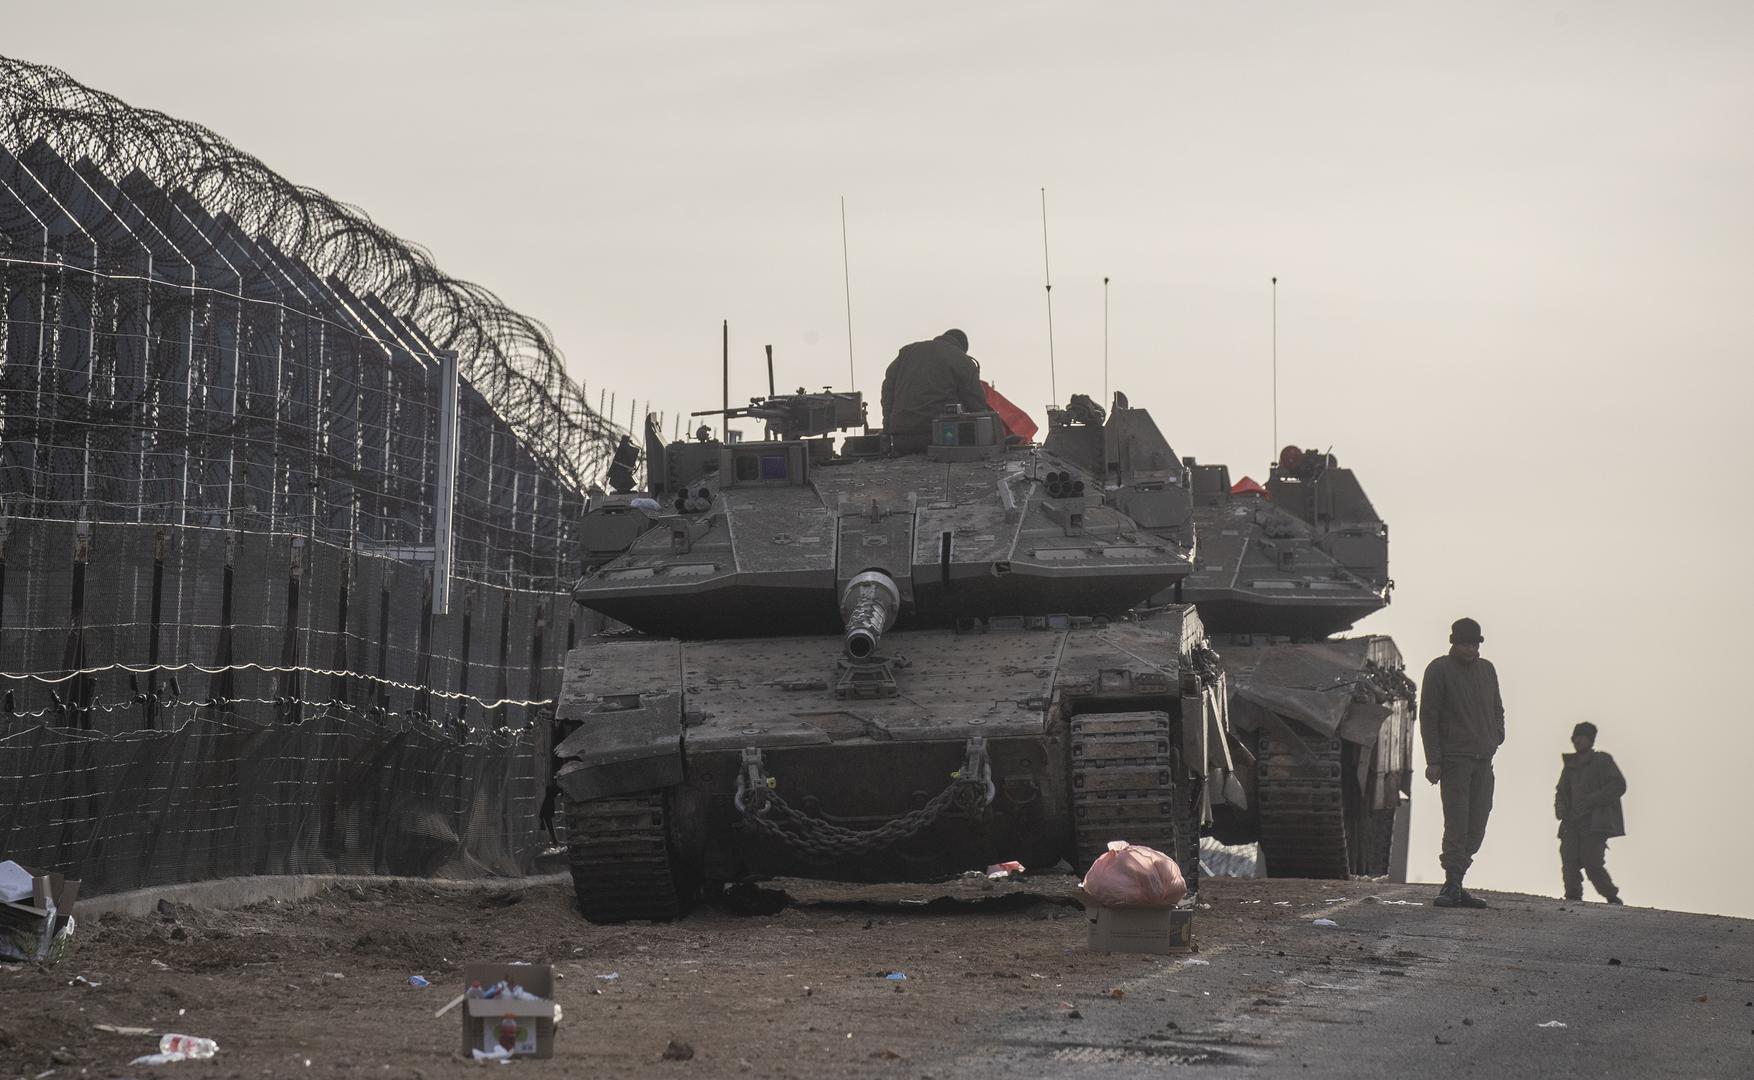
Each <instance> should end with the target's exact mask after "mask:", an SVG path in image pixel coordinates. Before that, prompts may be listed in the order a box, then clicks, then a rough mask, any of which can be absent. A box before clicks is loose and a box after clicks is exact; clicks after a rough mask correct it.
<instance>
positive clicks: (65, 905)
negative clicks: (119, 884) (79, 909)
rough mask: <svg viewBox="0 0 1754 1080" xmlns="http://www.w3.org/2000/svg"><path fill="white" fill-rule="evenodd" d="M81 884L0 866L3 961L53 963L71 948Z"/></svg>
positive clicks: (0, 951) (13, 865) (0, 956)
mask: <svg viewBox="0 0 1754 1080" xmlns="http://www.w3.org/2000/svg"><path fill="white" fill-rule="evenodd" d="M78 896H79V881H78V879H76V878H67V877H63V876H61V875H60V874H32V873H31V872H30V871H29V870H27V869H25V868H24V867H22V866H20V865H19V864H17V863H15V862H10V861H8V862H3V863H0V897H4V898H5V899H4V900H0V960H25V961H36V962H37V963H43V964H53V963H55V962H56V961H59V960H61V959H62V958H64V957H65V956H66V955H67V953H68V951H69V950H70V949H71V948H72V938H73V926H74V924H73V902H74V900H75V899H76V898H77V897H78Z"/></svg>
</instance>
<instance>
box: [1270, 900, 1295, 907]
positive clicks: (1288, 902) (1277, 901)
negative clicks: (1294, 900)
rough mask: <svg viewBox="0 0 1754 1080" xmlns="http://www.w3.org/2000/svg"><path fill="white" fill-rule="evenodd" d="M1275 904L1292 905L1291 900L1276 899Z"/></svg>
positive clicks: (1277, 905)
mask: <svg viewBox="0 0 1754 1080" xmlns="http://www.w3.org/2000/svg"><path fill="white" fill-rule="evenodd" d="M1273 906H1274V907H1290V906H1291V901H1289V900H1275V901H1273Z"/></svg>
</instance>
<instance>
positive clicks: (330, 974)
mask: <svg viewBox="0 0 1754 1080" xmlns="http://www.w3.org/2000/svg"><path fill="white" fill-rule="evenodd" d="M323 974H324V975H325V976H327V977H329V978H331V979H345V978H347V976H345V975H343V974H342V973H341V972H339V971H325V972H323Z"/></svg>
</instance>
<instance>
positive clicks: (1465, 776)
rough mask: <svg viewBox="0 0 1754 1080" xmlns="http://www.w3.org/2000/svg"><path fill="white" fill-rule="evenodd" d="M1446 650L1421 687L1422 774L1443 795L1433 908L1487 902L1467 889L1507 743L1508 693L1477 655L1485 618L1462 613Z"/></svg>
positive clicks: (1488, 664) (1428, 669)
mask: <svg viewBox="0 0 1754 1080" xmlns="http://www.w3.org/2000/svg"><path fill="white" fill-rule="evenodd" d="M1449 640H1450V647H1449V654H1448V655H1446V656H1440V657H1438V658H1437V659H1435V660H1433V661H1432V662H1431V663H1429V664H1427V665H1426V666H1425V682H1424V685H1423V686H1421V687H1420V691H1419V733H1420V735H1421V736H1422V737H1423V738H1424V741H1425V779H1427V780H1429V781H1431V782H1432V783H1434V784H1441V785H1442V787H1441V788H1440V789H1439V790H1440V791H1441V792H1442V795H1443V853H1442V854H1441V855H1440V856H1439V861H1440V862H1441V863H1442V864H1443V872H1444V880H1443V889H1442V890H1441V891H1439V892H1438V894H1437V899H1436V900H1434V901H1432V904H1433V906H1434V907H1444V908H1454V907H1469V908H1483V907H1485V906H1486V901H1484V900H1481V899H1480V898H1478V897H1476V896H1474V895H1472V894H1470V893H1469V892H1468V890H1466V889H1464V888H1462V878H1463V876H1465V875H1466V874H1467V872H1468V867H1470V866H1472V865H1473V863H1474V853H1475V852H1477V851H1479V850H1480V844H1481V843H1482V842H1483V841H1484V840H1485V839H1486V818H1487V817H1488V816H1489V815H1490V814H1491V813H1492V755H1493V754H1495V753H1497V752H1498V747H1499V746H1500V745H1501V744H1502V743H1503V742H1504V699H1503V698H1502V697H1500V696H1499V693H1498V671H1497V670H1496V669H1495V668H1493V666H1492V662H1491V661H1489V660H1482V659H1481V658H1480V644H1481V642H1483V641H1485V640H1486V639H1485V638H1484V637H1482V636H1481V634H1480V624H1479V623H1477V622H1475V621H1474V620H1473V619H1457V620H1456V621H1455V623H1454V624H1452V625H1451V626H1450V635H1449Z"/></svg>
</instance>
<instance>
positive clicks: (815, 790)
mask: <svg viewBox="0 0 1754 1080" xmlns="http://www.w3.org/2000/svg"><path fill="white" fill-rule="evenodd" d="M861 405H862V403H861V402H860V400H859V397H858V395H856V394H813V395H786V396H782V397H777V398H767V399H762V400H759V401H757V402H756V403H755V404H754V405H753V406H752V407H751V409H750V410H747V411H746V412H745V413H744V415H749V416H754V417H756V418H759V419H762V420H765V421H766V423H767V427H768V430H767V438H765V439H762V440H760V441H754V442H744V443H732V444H725V445H721V444H720V443H718V442H716V441H712V440H707V439H698V438H697V439H696V440H694V441H689V442H678V443H672V444H670V445H668V446H663V445H659V443H658V440H657V439H656V437H655V435H653V434H652V432H651V431H650V429H649V425H648V439H647V459H648V470H649V476H648V482H647V490H646V491H645V492H643V493H640V494H638V495H634V496H627V497H621V496H612V497H610V498H609V499H607V500H605V501H603V502H601V503H600V504H598V505H596V506H594V507H593V508H592V510H591V511H590V512H589V513H588V514H587V517H586V519H585V521H584V522H583V523H582V536H581V539H582V541H583V543H582V545H581V546H582V547H583V548H584V549H585V550H587V551H590V552H593V553H595V554H594V556H593V560H592V564H591V565H590V568H589V570H588V572H587V573H586V575H585V577H584V578H582V579H581V580H580V582H579V583H578V586H577V588H576V590H575V596H576V598H577V599H578V601H579V602H580V603H582V604H585V605H587V606H589V607H591V608H594V609H596V610H598V611H601V612H603V613H604V614H606V615H608V616H610V617H611V618H613V619H615V620H618V621H619V622H621V623H624V624H626V626H627V627H628V628H630V632H624V633H621V634H618V635H608V636H604V637H601V638H597V639H593V640H591V641H588V642H586V643H584V644H583V645H581V646H580V647H579V648H576V649H574V650H573V651H572V653H571V654H570V655H569V657H568V661H567V669H566V676H565V682H564V685H563V687H562V691H561V698H560V705H559V718H560V719H561V721H562V722H563V723H565V724H568V725H573V726H574V729H573V731H572V733H571V734H570V735H569V736H568V737H567V738H566V739H565V740H564V741H563V742H562V743H561V745H560V746H559V747H557V749H556V753H557V754H558V755H559V757H560V758H561V759H562V761H563V765H562V766H561V768H560V770H559V772H558V774H557V783H558V784H559V786H560V787H561V789H562V791H563V792H564V793H565V795H566V798H567V821H568V830H569V848H570V854H571V859H572V868H573V876H574V881H575V884H576V886H577V890H578V896H579V902H580V906H581V908H582V909H583V911H584V913H585V915H586V916H587V917H588V918H590V919H592V920H595V921H610V922H612V921H619V920H626V919H653V918H672V917H675V916H678V915H680V914H682V913H683V912H684V911H686V910H687V908H688V906H689V904H690V903H691V901H692V900H693V899H694V898H695V897H696V895H697V894H698V892H699V890H700V889H701V888H702V887H703V886H708V887H711V886H714V885H716V884H718V883H725V882H735V881H742V880H749V879H753V878H760V877H765V876H778V875H787V876H803V877H819V878H834V879H841V880H863V881H878V880H932V879H942V878H945V877H949V876H953V875H955V874H958V873H960V872H962V871H964V870H967V869H970V868H975V867H982V866H985V865H987V864H989V863H992V862H997V861H1001V860H1008V859H1017V860H1020V861H1022V862H1023V863H1025V864H1026V865H1038V866H1045V865H1052V864H1054V863H1055V862H1057V861H1058V860H1060V859H1066V860H1068V861H1070V862H1072V863H1074V864H1075V865H1083V864H1086V863H1088V862H1089V861H1090V860H1091V859H1092V858H1094V856H1095V855H1096V854H1097V853H1098V852H1100V851H1101V850H1103V847H1104V845H1105V844H1106V843H1107V842H1108V841H1110V840H1113V839H1125V840H1129V841H1132V842H1134V843H1142V844H1148V845H1150V846H1153V847H1157V848H1160V849H1162V850H1164V851H1166V852H1170V853H1172V854H1174V855H1175V856H1176V858H1177V859H1178V860H1180V862H1181V864H1182V867H1183V870H1184V873H1185V874H1186V876H1187V877H1188V878H1189V879H1190V881H1192V882H1196V883H1197V880H1198V857H1197V851H1198V836H1199V831H1200V828H1201V826H1202V823H1204V822H1207V821H1210V820H1211V816H1212V812H1213V808H1214V804H1215V803H1216V802H1221V801H1222V800H1223V799H1224V798H1225V794H1226V792H1230V793H1233V795H1234V794H1235V793H1237V792H1239V791H1240V786H1239V784H1238V783H1237V781H1236V780H1235V779H1234V778H1233V777H1232V775H1231V772H1232V769H1233V761H1232V758H1231V754H1230V739H1229V733H1228V729H1227V721H1226V709H1227V705H1228V701H1229V694H1228V692H1227V689H1226V687H1225V675H1224V672H1223V670H1222V668H1221V666H1220V664H1219V661H1218V658H1217V657H1216V655H1215V654H1214V653H1213V652H1212V650H1211V649H1210V648H1209V647H1208V646H1207V643H1206V634H1205V630H1204V628H1203V626H1202V624H1201V622H1200V617H1199V615H1198V614H1197V613H1196V611H1195V610H1194V608H1193V607H1192V606H1190V605H1186V604H1178V603H1174V602H1173V598H1174V597H1175V595H1176V593H1177V591H1178V589H1179V588H1180V583H1181V582H1182V581H1183V580H1184V579H1185V578H1186V577H1187V575H1188V574H1189V572H1190V570H1191V569H1192V567H1191V564H1190V561H1189V559H1190V555H1191V554H1192V551H1191V541H1192V535H1193V533H1192V523H1191V512H1192V499H1191V496H1190V490H1189V483H1188V481H1189V473H1188V470H1187V469H1186V467H1185V466H1183V465H1182V463H1181V462H1180V460H1179V459H1178V458H1177V457H1176V456H1175V452H1174V451H1173V450H1172V449H1171V448H1170V446H1169V444H1168V442H1167V441H1166V440H1164V439H1163V437H1162V435H1161V434H1160V433H1159V432H1158V430H1157V428H1156V426H1155V424H1153V423H1152V422H1151V419H1150V417H1149V415H1148V414H1146V413H1145V412H1144V410H1139V409H1131V410H1124V411H1121V412H1117V414H1116V415H1115V416H1113V417H1108V418H1106V419H1105V418H1104V417H1103V415H1102V414H1101V410H1099V409H1076V410H1055V411H1052V412H1051V413H1050V428H1051V430H1050V434H1049V437H1048V439H1047V440H1046V443H1045V445H1043V446H1039V447H1038V446H1033V445H1028V444H1022V443H1019V442H1018V441H1017V440H1016V439H1015V438H1007V436H1006V433H1005V431H1004V428H1003V426H1002V424H1001V422H1000V420H999V418H998V417H997V416H995V415H994V414H991V413H965V412H961V411H959V410H955V409H953V410H952V411H950V412H947V413H946V414H945V415H943V416H941V417H939V418H938V420H937V421H935V422H934V424H933V427H932V432H931V436H930V440H929V442H930V445H929V446H927V447H926V449H925V450H924V452H922V453H911V454H897V453H893V452H892V450H891V449H890V447H889V445H888V444H887V442H886V440H885V438H884V437H883V436H880V435H875V434H853V435H848V436H846V437H844V438H840V437H839V430H840V429H844V428H847V427H851V426H854V425H855V424H857V423H858V418H859V417H860V415H861V414H862V408H861ZM1129 508H1131V510H1130V509H1129ZM1134 512H1137V513H1142V514H1146V515H1148V518H1149V523H1150V526H1151V527H1150V528H1147V527H1145V525H1142V524H1141V522H1140V521H1139V520H1137V519H1136V518H1135V517H1134V516H1133V513H1134ZM630 515H640V517H639V518H637V519H632V520H636V521H638V523H640V524H643V525H645V527H644V528H643V530H639V531H638V534H637V536H634V537H633V538H632V539H631V540H623V541H622V542H623V544H624V546H623V548H622V550H620V551H619V552H618V553H617V552H613V551H612V549H611V545H613V544H614V543H615V542H616V540H617V538H623V537H626V536H627V535H628V533H630V532H633V531H635V530H634V529H632V528H630V526H629V521H630ZM1157 594H1163V595H1166V596H1168V597H1169V598H1171V602H1170V603H1168V604H1167V605H1165V606H1162V607H1161V608H1159V609H1157V610H1155V611H1154V613H1152V614H1150V615H1149V616H1142V615H1139V614H1137V613H1136V612H1135V609H1136V608H1138V607H1139V606H1140V605H1142V604H1143V603H1144V602H1145V601H1147V600H1148V599H1149V598H1150V597H1152V596H1153V595H1157Z"/></svg>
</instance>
